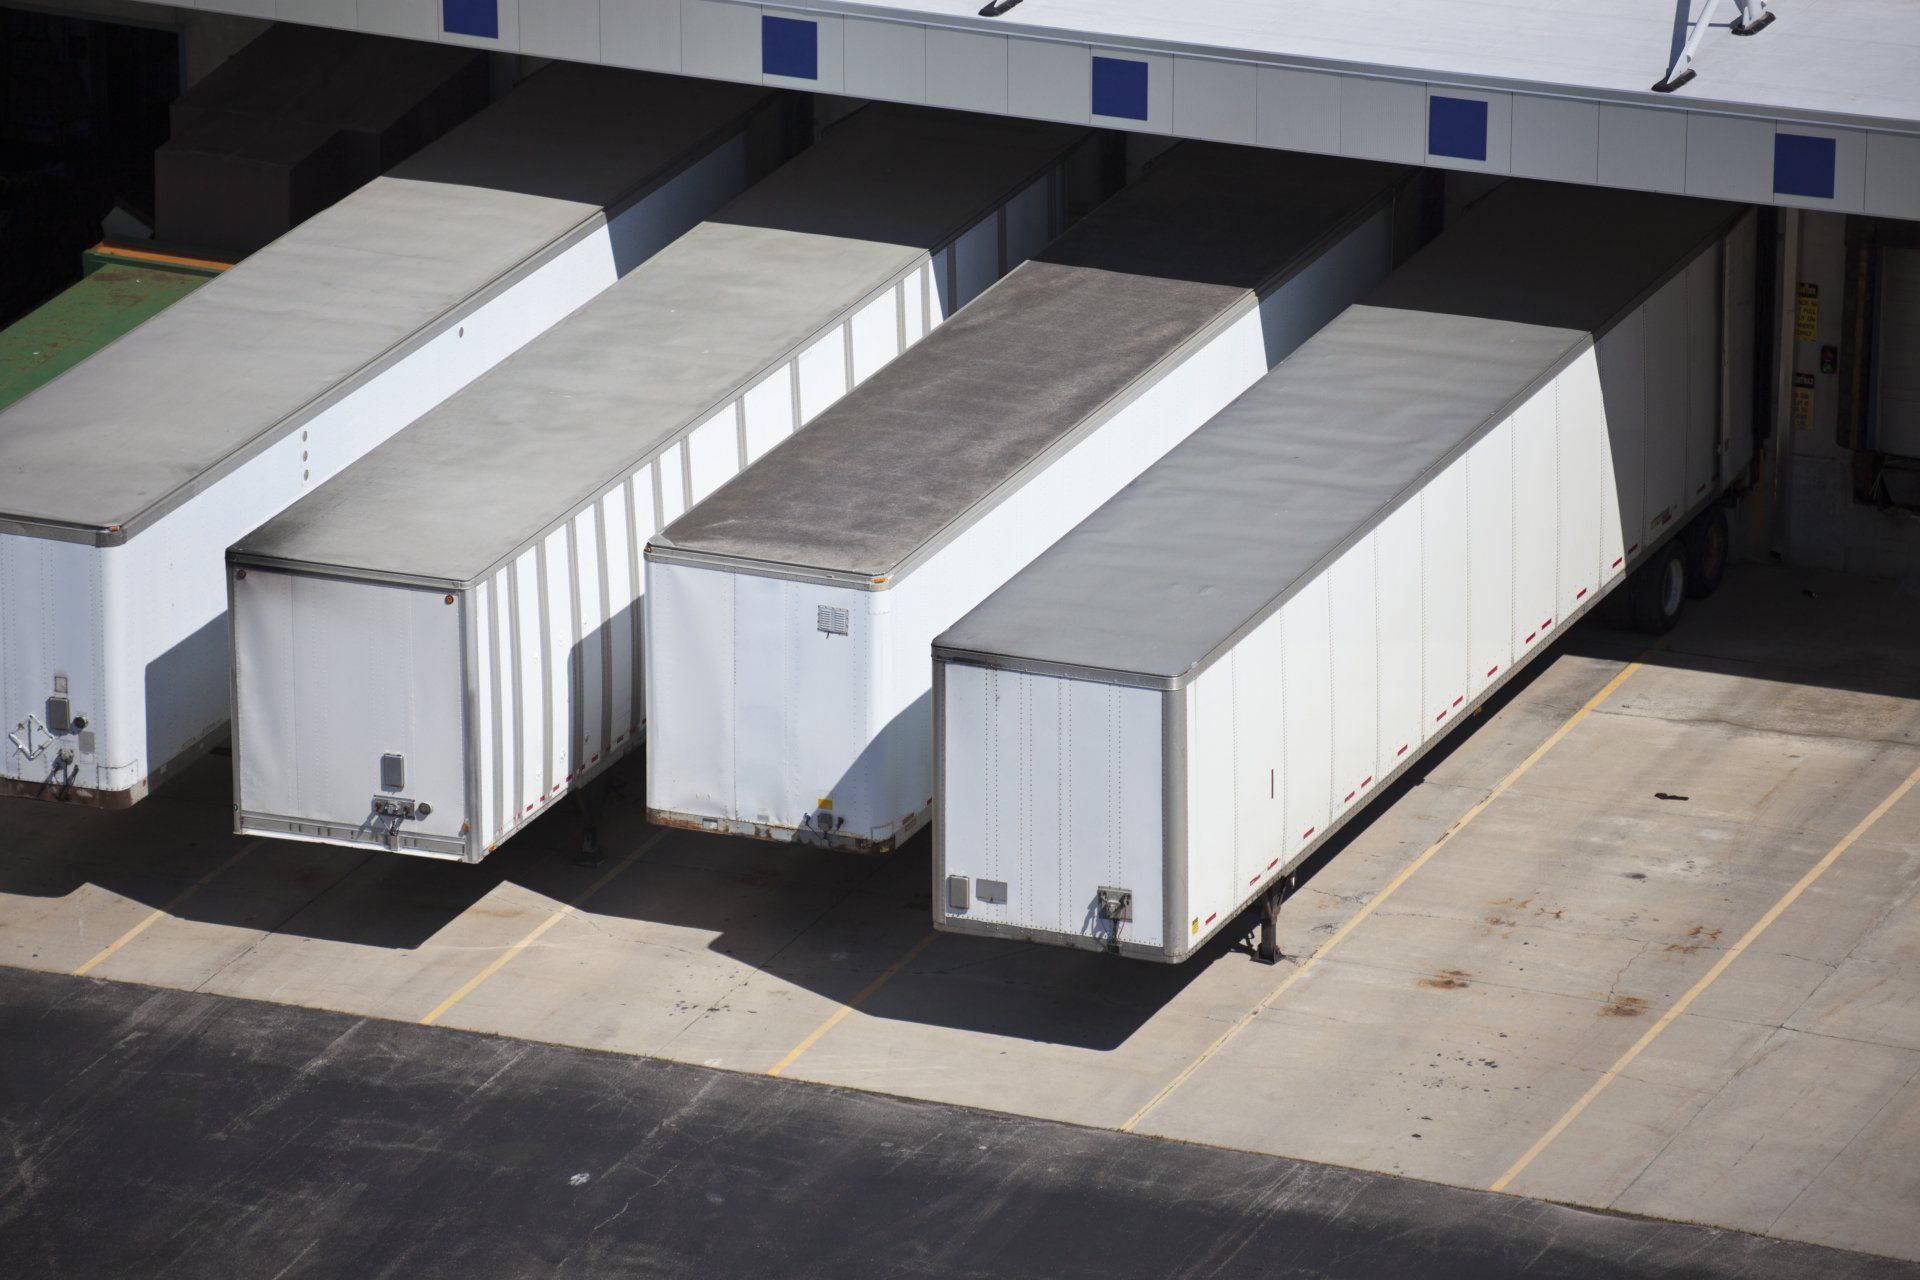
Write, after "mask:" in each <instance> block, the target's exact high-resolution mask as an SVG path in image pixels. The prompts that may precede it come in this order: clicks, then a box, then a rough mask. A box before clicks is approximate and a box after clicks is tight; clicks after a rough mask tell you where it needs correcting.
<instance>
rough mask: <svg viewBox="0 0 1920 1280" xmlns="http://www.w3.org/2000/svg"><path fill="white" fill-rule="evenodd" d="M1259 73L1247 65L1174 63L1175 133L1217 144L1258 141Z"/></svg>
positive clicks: (1203, 60)
mask: <svg viewBox="0 0 1920 1280" xmlns="http://www.w3.org/2000/svg"><path fill="white" fill-rule="evenodd" d="M1255 79H1256V70H1255V68H1254V67H1253V66H1251V65H1249V64H1247V63H1244V62H1216V61H1214V60H1212V59H1210V58H1175V59H1174V60H1173V131H1174V132H1175V133H1177V134H1179V135H1180V136H1181V137H1183V138H1204V139H1207V140H1209V141H1213V142H1238V143H1251V142H1253V140H1254V124H1255V92H1256V91H1255V87H1254V84H1255Z"/></svg>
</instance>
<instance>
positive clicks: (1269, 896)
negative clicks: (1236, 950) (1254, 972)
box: [1253, 876, 1295, 964]
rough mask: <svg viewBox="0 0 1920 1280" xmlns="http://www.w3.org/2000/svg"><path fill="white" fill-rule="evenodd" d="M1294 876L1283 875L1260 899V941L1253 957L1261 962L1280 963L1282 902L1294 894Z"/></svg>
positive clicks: (1254, 949)
mask: <svg viewBox="0 0 1920 1280" xmlns="http://www.w3.org/2000/svg"><path fill="white" fill-rule="evenodd" d="M1294 887H1295V886H1294V878H1293V877H1292V876H1281V877H1280V878H1279V879H1278V880H1276V881H1274V882H1273V887H1272V888H1270V889H1268V890H1267V891H1266V893H1265V894H1264V895H1262V897H1261V899H1260V941H1259V942H1258V943H1257V944H1256V945H1255V946H1254V948H1253V958H1254V959H1255V960H1256V961H1258V962H1259V963H1261V964H1279V963H1280V959H1281V956H1280V904H1281V903H1283V902H1285V901H1286V900H1287V899H1288V898H1290V897H1292V896H1293V890H1294Z"/></svg>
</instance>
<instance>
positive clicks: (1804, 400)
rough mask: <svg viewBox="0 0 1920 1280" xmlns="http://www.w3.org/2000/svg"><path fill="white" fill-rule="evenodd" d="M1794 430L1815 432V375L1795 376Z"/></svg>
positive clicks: (1799, 374)
mask: <svg viewBox="0 0 1920 1280" xmlns="http://www.w3.org/2000/svg"><path fill="white" fill-rule="evenodd" d="M1793 429H1794V430H1795V431H1811V430H1813V375H1812V374H1810V373H1796V374H1794V375H1793Z"/></svg>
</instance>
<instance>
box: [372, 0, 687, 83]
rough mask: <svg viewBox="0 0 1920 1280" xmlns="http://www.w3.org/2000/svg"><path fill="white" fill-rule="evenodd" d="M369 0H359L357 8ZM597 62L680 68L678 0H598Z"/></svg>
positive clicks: (645, 68) (663, 68)
mask: <svg viewBox="0 0 1920 1280" xmlns="http://www.w3.org/2000/svg"><path fill="white" fill-rule="evenodd" d="M370 2H372V0H360V4H361V7H362V8H361V11H362V13H364V12H365V6H366V5H367V4H369V3H370ZM600 61H602V62H605V63H607V64H609V65H611V66H616V67H635V68H638V69H639V70H642V71H678V70H680V2H679V0H600Z"/></svg>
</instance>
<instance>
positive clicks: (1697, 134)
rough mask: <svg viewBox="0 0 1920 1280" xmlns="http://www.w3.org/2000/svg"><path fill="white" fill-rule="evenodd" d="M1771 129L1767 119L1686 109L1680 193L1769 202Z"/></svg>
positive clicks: (1760, 202)
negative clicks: (1684, 170)
mask: <svg viewBox="0 0 1920 1280" xmlns="http://www.w3.org/2000/svg"><path fill="white" fill-rule="evenodd" d="M1773 132H1774V130H1773V124H1772V122H1771V121H1766V120H1741V119H1738V118H1736V117H1733V116H1717V115H1707V114H1704V113H1702V112H1697V111H1696V112H1688V113H1687V185H1686V193H1687V194H1688V195H1690V196H1709V197H1712V198H1714V199H1719V200H1746V201H1750V202H1753V203H1757V204H1767V203H1769V202H1771V201H1772V199H1773Z"/></svg>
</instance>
